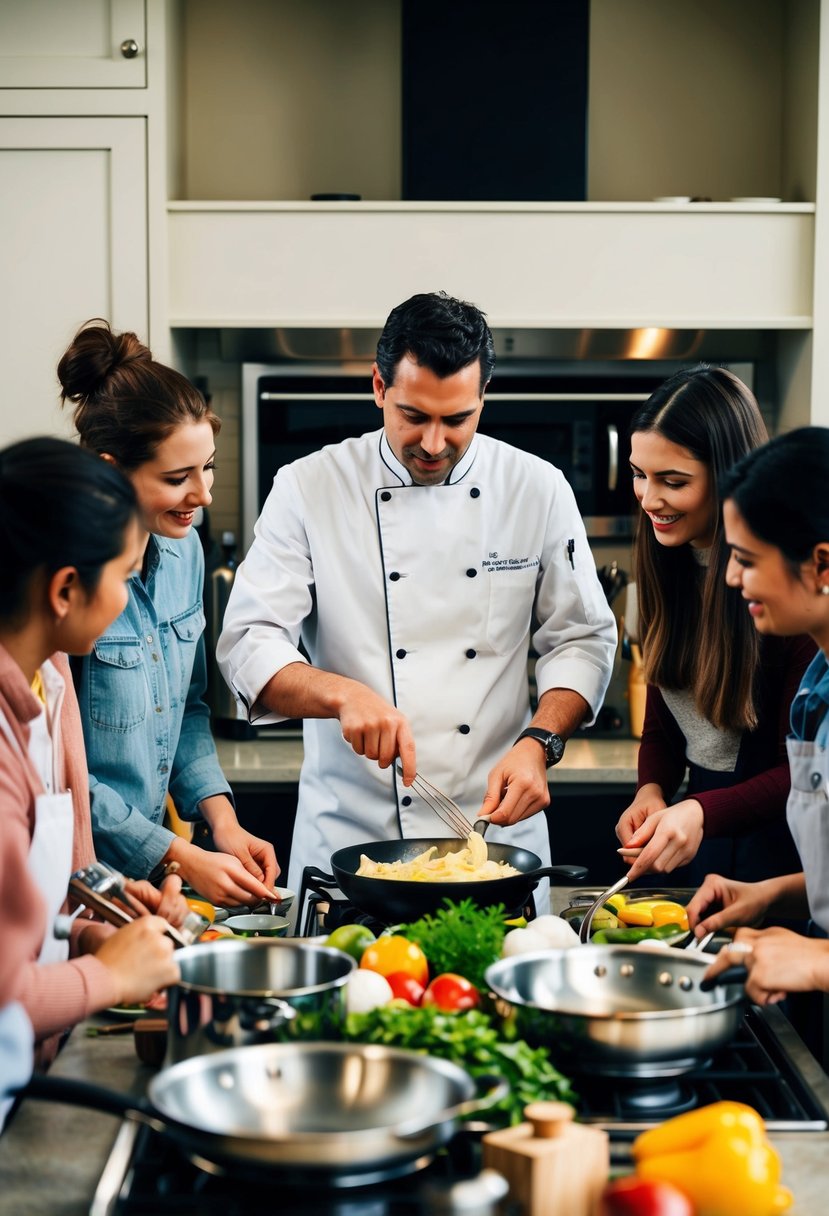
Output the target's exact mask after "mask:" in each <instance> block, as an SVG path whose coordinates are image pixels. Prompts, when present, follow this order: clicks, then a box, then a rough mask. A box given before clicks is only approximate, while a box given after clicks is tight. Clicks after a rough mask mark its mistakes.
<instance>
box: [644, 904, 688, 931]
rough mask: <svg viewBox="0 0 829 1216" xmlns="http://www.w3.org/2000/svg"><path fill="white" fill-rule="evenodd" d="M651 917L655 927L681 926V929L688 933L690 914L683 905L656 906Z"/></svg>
mask: <svg viewBox="0 0 829 1216" xmlns="http://www.w3.org/2000/svg"><path fill="white" fill-rule="evenodd" d="M651 915H652V916H653V923H654V924H655V925H679V927H680V929H685V931H686V932H687V931H688V927H689V926H688V912H687V911H686V909H685V908H683V906H682V904H675V903H670V902H668V903H664V904H654V906H653V909H652V910H651Z"/></svg>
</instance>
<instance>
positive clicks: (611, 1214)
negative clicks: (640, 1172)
mask: <svg viewBox="0 0 829 1216" xmlns="http://www.w3.org/2000/svg"><path fill="white" fill-rule="evenodd" d="M600 1211H601V1216H694V1205H693V1204H692V1203H691V1200H690V1199H689V1198H688V1196H687V1195H686V1194H685V1192H684V1191H680V1190H678V1189H677V1187H675V1186H673V1185H672V1184H671V1183H670V1182H647V1181H645V1179H643V1178H637V1177H636V1175H635V1174H630V1175H629V1176H628V1177H627V1178H618V1179H617V1180H616V1182H610V1183H608V1185H607V1186H606V1187H605V1189H604V1192H603V1193H602V1201H601V1206H600Z"/></svg>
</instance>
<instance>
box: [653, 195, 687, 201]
mask: <svg viewBox="0 0 829 1216" xmlns="http://www.w3.org/2000/svg"><path fill="white" fill-rule="evenodd" d="M653 201H654V202H655V203H690V201H691V196H690V194H665V195H660V197H659V198H655V199H654V200H653Z"/></svg>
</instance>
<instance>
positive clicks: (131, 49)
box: [120, 38, 138, 59]
mask: <svg viewBox="0 0 829 1216" xmlns="http://www.w3.org/2000/svg"><path fill="white" fill-rule="evenodd" d="M120 50H121V54H122V55H123V56H124V58H125V59H134V58H135V56H136V55H137V54H138V43H137V42H136V41H135V39H134V38H125V39H124V41H123V42H122V43H121V47H120Z"/></svg>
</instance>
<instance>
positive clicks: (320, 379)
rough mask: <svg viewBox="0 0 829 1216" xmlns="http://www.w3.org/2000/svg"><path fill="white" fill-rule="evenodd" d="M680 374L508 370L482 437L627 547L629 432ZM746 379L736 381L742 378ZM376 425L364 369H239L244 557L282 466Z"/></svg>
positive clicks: (493, 392)
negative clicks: (557, 488) (572, 499)
mask: <svg viewBox="0 0 829 1216" xmlns="http://www.w3.org/2000/svg"><path fill="white" fill-rule="evenodd" d="M677 366H681V365H678V364H673V365H668V366H665V364H663V363H662V362H660V363H659V364H654V363H647V362H643V361H641V360H640V361H625V362H622V361H619V362H616V363H614V364H612V365H609V364H592V363H591V364H585V363H578V362H572V363H569V364H564V363H562V362H558V363H552V362H549V361H544V360H527V361H526V363H519V362H517V361H515V362H513V363H510V362H509V361H505V362H503V363H499V365H498V366H497V367H496V370H495V374H494V375H493V378H492V381H491V383H490V385H489V388H488V390H487V394H486V401H485V405H484V409H483V413H482V414H481V421H480V424H479V430H480V431H481V432H482V433H484V434H488V435H492V436H493V437H495V438H496V439H502V440H504V441H505V442H507V443H510V444H513V445H514V446H515V447H518V448H523V449H525V450H526V451H529V452H533V453H534V454H535V455H536V456H540V457H542V458H543V459H545V460H549V461H550V462H551V464H554V465H556V466H557V468H559V469H560V470H561V471H562V473H563V474H564V476H565V477H566V478H567V480H568V481H569V483H570V485H571V486H572V488H573V492H574V493H575V496H576V502H577V503H578V507H579V510H580V512H581V514H582V517H583V518H584V522H585V528H586V531H587V535H588V537H589V538H590V539H599V538H622V539H624V538H627V537H630V536H631V535H632V533H633V524H634V520H635V500H634V497H633V490H632V482H631V477H630V473H629V468H628V456H629V450H630V449H629V434H630V423H631V420H632V418H633V416H634V415H635V413H636V412H637V410H638V409H639V407H640V406H641V405H642V403H643V402H644V401H645V400H647V398H648V397H649V396H650V394H651V393H652V392H653V390H654V389H655V388H656V387H657V386H658V385H659V384H661V383H662V381H663V380H664V379H665V378H666V377H667V376H668V375H670V374H671V372H673V371H675V370H677ZM734 370H735V371H737V367H736V366H735V368H734ZM747 370H748V371H750V370H751V369H750V368H748V369H746V368H744V367H743V366H741V367H740V369H739V372H738V374H741V375H742V376H743V378H744V379H745V378H747V377H746V371H747ZM381 425H382V419H381V415H380V413H379V411H378V409H377V407H376V405H375V402H374V397H373V395H372V390H371V364H370V363H368V362H364V361H360V362H353V363H347V364H346V363H344V364H335V365H332V364H331V363H328V362H326V363H322V362H321V363H307V364H302V363H297V362H294V361H285V362H284V363H273V364H264V363H246V364H243V366H242V472H243V502H242V527H243V534H244V548H245V549H247V548H248V547H249V545H250V543H251V541H252V539H253V526H254V523H255V522H256V519H257V518H258V516H259V513H260V511H261V509H262V506H263V504H264V502H265V499H266V498H267V495H268V492H269V491H270V488H271V484H272V482H273V478H274V476H275V474H276V472H277V470H278V469H279V468H281V466H282V465H284V464H288V463H290V462H291V461H293V460H296V459H298V458H299V457H300V456H305V455H307V454H309V453H310V452H313V451H316V450H317V449H318V448H321V447H323V446H324V445H325V444H329V443H336V442H338V441H340V440H342V439H346V438H349V437H350V436H356V435H361V434H363V433H364V432H365V431H370V430H377V429H379V427H380V426H381Z"/></svg>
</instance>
